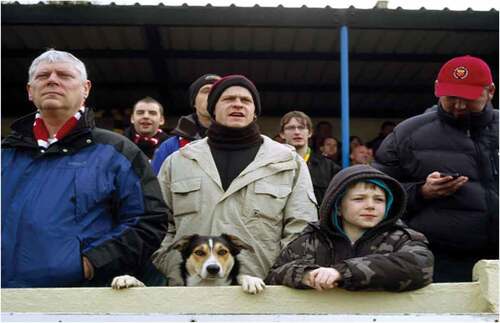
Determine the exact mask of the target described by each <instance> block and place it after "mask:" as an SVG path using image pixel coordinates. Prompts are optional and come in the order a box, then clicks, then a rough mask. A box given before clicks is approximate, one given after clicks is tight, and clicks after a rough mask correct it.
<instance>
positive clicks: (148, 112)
mask: <svg viewBox="0 0 500 323" xmlns="http://www.w3.org/2000/svg"><path fill="white" fill-rule="evenodd" d="M163 114H164V110H163V106H162V105H161V104H160V102H158V101H156V100H155V99H153V98H151V97H145V98H143V99H141V100H139V101H137V103H136V104H135V105H134V109H133V110H132V115H131V116H130V123H132V125H131V127H130V128H128V129H127V130H126V131H125V133H124V135H125V136H127V137H128V138H129V139H130V140H132V141H133V142H134V143H135V144H136V145H137V146H138V147H139V148H140V149H141V150H142V151H143V152H144V153H145V154H146V156H148V158H149V159H151V158H153V154H154V152H155V150H156V148H157V147H158V146H159V145H160V144H161V143H162V142H163V141H164V140H165V139H167V138H168V135H167V134H166V133H165V132H163V131H162V130H161V129H160V127H161V126H163V125H164V124H165V117H164V115H163Z"/></svg>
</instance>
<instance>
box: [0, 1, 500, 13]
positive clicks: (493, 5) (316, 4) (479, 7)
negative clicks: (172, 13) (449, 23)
mask: <svg viewBox="0 0 500 323" xmlns="http://www.w3.org/2000/svg"><path fill="white" fill-rule="evenodd" d="M2 2H3V3H19V4H40V3H43V4H51V3H62V2H65V3H77V4H83V3H88V4H91V5H105V6H107V5H115V4H116V5H122V6H123V5H128V6H130V5H135V6H141V5H148V6H212V7H229V6H236V7H243V8H245V7H255V6H259V7H269V8H275V7H283V8H302V7H303V8H336V9H346V8H355V9H372V8H381V9H404V10H419V9H425V10H443V9H448V10H476V11H489V10H492V9H494V10H498V9H500V5H499V4H498V3H497V2H496V1H492V0H476V1H472V2H471V1H467V0H419V1H408V0H308V1H304V0H286V1H282V2H276V1H275V0H260V1H259V0H211V1H208V0H170V1H153V0H141V1H137V0H118V1H112V0H94V1H40V0H23V1H2Z"/></svg>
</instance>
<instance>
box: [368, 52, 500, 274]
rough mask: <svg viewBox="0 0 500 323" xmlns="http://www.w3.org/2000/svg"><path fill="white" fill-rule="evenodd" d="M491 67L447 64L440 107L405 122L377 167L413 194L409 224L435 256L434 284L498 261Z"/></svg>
mask: <svg viewBox="0 0 500 323" xmlns="http://www.w3.org/2000/svg"><path fill="white" fill-rule="evenodd" d="M494 94H495V85H494V83H493V79H492V76H491V71H490V68H489V67H488V65H487V64H486V63H485V62H484V61H483V60H481V59H480V58H477V57H472V56H462V57H456V58H453V59H451V60H450V61H448V62H446V63H445V64H444V65H443V66H442V67H441V70H440V71H439V74H438V77H437V80H436V81H435V95H436V97H438V98H439V100H438V104H437V107H436V108H435V109H432V110H430V112H428V113H424V114H422V115H418V116H416V117H413V118H410V119H408V120H405V121H404V122H402V123H401V124H399V125H398V126H397V127H396V128H395V129H394V131H393V133H392V134H390V135H389V136H388V137H387V138H386V139H385V140H384V142H383V143H382V145H381V146H380V148H379V150H378V151H377V154H376V159H375V162H374V164H373V166H374V167H376V168H378V169H380V170H382V171H383V172H385V173H387V174H389V175H391V176H393V177H395V178H397V179H398V180H400V181H401V182H402V183H403V184H404V185H405V188H406V190H407V192H408V196H409V198H408V209H407V215H406V218H405V220H406V222H407V223H408V224H409V226H410V227H412V228H414V229H416V230H418V231H420V232H422V233H424V234H425V235H426V236H427V238H428V239H429V241H430V243H431V250H432V251H433V252H434V254H435V266H434V281H436V282H459V281H471V280H472V268H473V266H474V264H475V263H476V262H477V261H478V260H480V259H498V110H496V109H493V106H492V103H491V100H492V98H493V95H494Z"/></svg>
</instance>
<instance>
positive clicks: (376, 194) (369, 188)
mask: <svg viewBox="0 0 500 323" xmlns="http://www.w3.org/2000/svg"><path fill="white" fill-rule="evenodd" d="M385 204H386V198H385V193H384V191H383V190H382V189H381V188H380V187H378V186H376V185H374V184H371V183H364V182H361V183H358V184H356V185H354V186H353V187H351V188H350V189H349V190H348V191H347V193H346V195H345V196H344V197H343V198H342V202H341V206H340V214H341V216H342V219H343V226H344V231H345V232H346V233H347V234H348V235H349V232H365V231H366V230H368V229H371V228H373V227H375V226H376V225H377V224H379V223H380V221H382V219H383V218H384V214H385Z"/></svg>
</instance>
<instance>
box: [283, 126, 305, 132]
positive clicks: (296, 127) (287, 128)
mask: <svg viewBox="0 0 500 323" xmlns="http://www.w3.org/2000/svg"><path fill="white" fill-rule="evenodd" d="M283 129H284V130H285V131H295V130H298V131H304V130H306V129H307V128H306V127H305V126H285V127H284V128H283Z"/></svg>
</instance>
